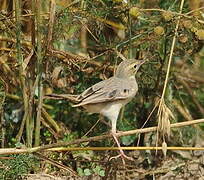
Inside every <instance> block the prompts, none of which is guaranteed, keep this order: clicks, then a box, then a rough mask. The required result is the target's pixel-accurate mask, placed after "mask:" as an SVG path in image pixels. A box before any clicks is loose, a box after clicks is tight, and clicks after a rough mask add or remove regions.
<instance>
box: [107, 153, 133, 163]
mask: <svg viewBox="0 0 204 180" xmlns="http://www.w3.org/2000/svg"><path fill="white" fill-rule="evenodd" d="M119 157H121V159H122V162H123V164H124V165H125V159H127V160H130V161H134V159H133V158H132V157H129V156H127V155H125V153H124V152H123V150H120V154H119V155H117V156H113V157H111V158H110V159H109V160H110V161H111V160H112V159H117V158H119Z"/></svg>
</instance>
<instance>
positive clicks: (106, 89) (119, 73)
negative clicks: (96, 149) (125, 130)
mask: <svg viewBox="0 0 204 180" xmlns="http://www.w3.org/2000/svg"><path fill="white" fill-rule="evenodd" d="M144 62H145V61H144V60H135V59H133V60H126V61H123V62H121V63H120V64H119V65H118V67H117V70H116V73H115V75H114V76H113V77H111V78H109V79H106V80H104V81H101V82H99V83H97V84H95V85H93V86H91V87H90V88H88V89H87V90H85V91H84V92H83V93H82V94H80V95H79V96H77V98H76V100H77V101H78V102H79V104H76V105H74V107H78V106H82V107H84V108H85V109H86V110H87V111H88V112H91V113H100V114H102V115H103V116H106V117H107V118H108V119H110V120H111V124H112V130H111V132H112V135H113V137H114V139H115V141H116V143H117V145H118V146H119V147H120V144H119V142H118V140H117V137H116V135H115V134H116V123H117V119H118V115H119V112H120V109H121V108H122V107H123V106H124V105H125V104H127V103H128V102H129V101H130V100H131V99H132V98H133V97H134V96H135V95H136V93H137V91H138V85H137V82H136V79H135V74H136V72H137V71H138V69H139V67H140V66H141V65H142V64H143V63H144ZM120 153H121V156H122V158H124V157H125V158H128V157H127V156H126V155H125V154H124V152H123V151H122V150H120ZM129 159H130V158H129Z"/></svg>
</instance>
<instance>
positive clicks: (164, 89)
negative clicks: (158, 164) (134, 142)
mask: <svg viewBox="0 0 204 180" xmlns="http://www.w3.org/2000/svg"><path fill="white" fill-rule="evenodd" d="M183 4H184V0H182V1H181V4H180V10H179V13H182V9H183ZM180 18H181V17H180V16H179V17H178V20H177V23H176V27H175V30H174V31H175V33H174V37H173V40H172V44H171V50H170V55H169V61H168V66H167V72H166V77H165V81H164V87H163V91H162V95H161V98H160V102H159V108H158V117H160V116H161V115H162V106H163V104H164V96H165V92H166V88H167V83H168V79H169V74H170V68H171V62H172V57H173V52H174V47H175V43H176V37H177V32H178V28H179V23H180ZM161 120H162V118H159V122H158V127H159V126H160V125H161V124H162V122H160V121H161ZM158 129H159V128H158ZM158 136H159V132H158V131H157V144H158Z"/></svg>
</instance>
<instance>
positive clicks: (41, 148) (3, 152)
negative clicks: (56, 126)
mask: <svg viewBox="0 0 204 180" xmlns="http://www.w3.org/2000/svg"><path fill="white" fill-rule="evenodd" d="M198 123H204V119H197V120H193V121H186V122H181V123H174V124H171V128H178V127H183V126H189V125H193V124H198ZM156 130H157V127H149V128H144V129H136V130H131V131H125V132H119V133H117V134H116V136H117V137H121V136H127V135H131V134H140V133H147V132H153V131H156ZM107 138H112V135H111V134H107V135H102V136H94V137H90V138H84V139H77V140H74V141H72V142H58V143H54V144H48V145H44V146H38V147H34V148H26V149H16V148H6V149H0V155H6V154H20V153H33V152H39V151H44V150H47V149H50V148H57V147H64V146H70V145H73V144H81V143H84V142H90V141H99V140H103V139H107ZM152 148H154V149H155V150H157V148H160V147H152ZM161 148H162V147H161ZM167 148H171V147H167ZM179 148H183V149H185V147H179ZM113 149H114V148H113ZM117 150H118V149H117ZM197 150H198V149H197Z"/></svg>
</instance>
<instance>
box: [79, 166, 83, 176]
mask: <svg viewBox="0 0 204 180" xmlns="http://www.w3.org/2000/svg"><path fill="white" fill-rule="evenodd" d="M77 172H78V174H79V176H84V171H83V169H82V168H77Z"/></svg>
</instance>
